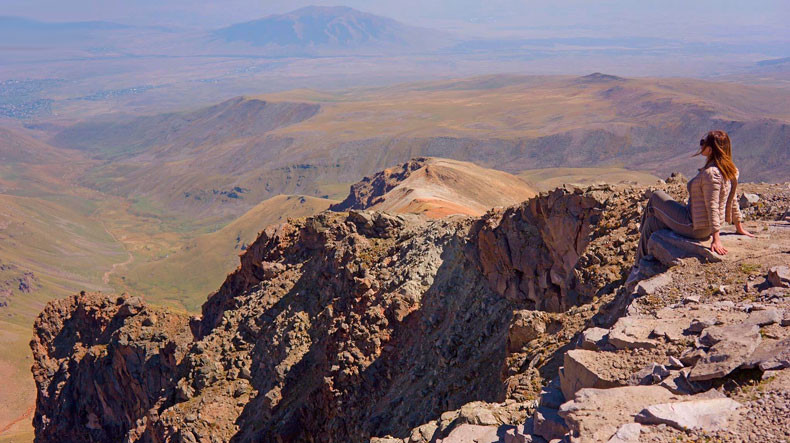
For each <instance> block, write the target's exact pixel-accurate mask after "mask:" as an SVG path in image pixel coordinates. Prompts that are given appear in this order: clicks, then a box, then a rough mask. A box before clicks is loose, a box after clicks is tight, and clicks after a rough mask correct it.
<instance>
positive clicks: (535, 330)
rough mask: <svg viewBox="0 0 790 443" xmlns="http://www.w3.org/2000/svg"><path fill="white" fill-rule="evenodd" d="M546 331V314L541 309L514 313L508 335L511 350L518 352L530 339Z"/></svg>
mask: <svg viewBox="0 0 790 443" xmlns="http://www.w3.org/2000/svg"><path fill="white" fill-rule="evenodd" d="M545 332H546V320H545V314H544V313H542V312H539V311H529V310H522V311H516V312H514V313H513V321H511V323H510V331H509V333H508V337H507V348H508V351H509V352H518V351H520V350H521V348H522V347H523V346H524V345H525V344H527V343H529V342H530V341H532V340H534V339H536V338H538V337H539V336H540V335H542V334H543V333H545Z"/></svg>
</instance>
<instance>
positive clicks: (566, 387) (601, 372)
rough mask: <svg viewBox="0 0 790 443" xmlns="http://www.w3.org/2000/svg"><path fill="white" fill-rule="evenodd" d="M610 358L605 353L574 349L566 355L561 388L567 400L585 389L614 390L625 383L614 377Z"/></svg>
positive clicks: (561, 376) (561, 372) (561, 374)
mask: <svg viewBox="0 0 790 443" xmlns="http://www.w3.org/2000/svg"><path fill="white" fill-rule="evenodd" d="M608 358H609V357H608V356H607V355H606V353H603V352H600V353H599V352H594V351H587V350H584V349H573V350H570V351H568V352H566V353H565V356H564V360H563V363H564V366H563V368H562V370H561V371H560V387H561V389H562V395H563V396H565V398H566V399H573V398H574V394H575V393H576V392H577V391H578V390H580V389H584V388H601V389H605V388H614V387H617V386H622V385H623V383H622V382H620V381H619V380H616V379H614V378H613V377H612V374H611V371H610V370H609V366H608V365H606V364H603V363H606V362H608Z"/></svg>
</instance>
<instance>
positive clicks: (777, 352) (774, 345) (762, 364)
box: [743, 337, 790, 371]
mask: <svg viewBox="0 0 790 443" xmlns="http://www.w3.org/2000/svg"><path fill="white" fill-rule="evenodd" d="M743 367H744V368H754V367H758V368H760V370H762V371H775V370H780V369H787V368H790V337H788V338H785V339H784V340H778V341H773V342H771V343H763V344H762V345H760V346H759V347H758V348H757V350H755V351H754V353H753V354H752V355H751V356H750V357H749V359H748V360H747V361H746V362H744V364H743Z"/></svg>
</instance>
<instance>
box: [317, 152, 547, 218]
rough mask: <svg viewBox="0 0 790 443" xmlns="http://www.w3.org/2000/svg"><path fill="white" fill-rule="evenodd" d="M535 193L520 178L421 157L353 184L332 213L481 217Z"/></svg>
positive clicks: (465, 164)
mask: <svg viewBox="0 0 790 443" xmlns="http://www.w3.org/2000/svg"><path fill="white" fill-rule="evenodd" d="M536 194H537V192H536V191H535V190H534V189H533V188H532V187H531V186H530V185H528V184H527V183H526V182H524V181H523V180H521V179H520V178H518V177H516V176H514V175H511V174H508V173H506V172H503V171H498V170H495V169H487V168H483V167H480V166H478V165H476V164H474V163H469V162H462V161H458V160H449V159H444V158H435V157H418V158H414V159H411V160H409V161H408V162H406V163H404V164H401V165H398V166H395V167H392V168H388V169H385V170H383V171H381V172H378V173H376V174H374V175H372V176H370V177H365V178H363V179H362V180H361V181H359V182H358V183H355V184H353V185H351V191H350V192H349V194H348V197H347V198H346V199H345V200H343V201H342V202H340V203H337V204H335V205H332V206H331V207H330V209H331V210H333V211H346V210H349V209H367V210H376V211H386V212H389V213H394V214H397V213H409V214H420V215H425V216H427V217H431V218H441V217H445V216H447V215H454V214H456V215H457V214H460V215H477V216H479V215H483V214H484V213H485V212H486V211H487V210H488V209H489V208H491V207H496V206H510V205H514V204H518V203H520V202H522V201H524V200H526V199H528V198H530V197H534V196H535V195H536Z"/></svg>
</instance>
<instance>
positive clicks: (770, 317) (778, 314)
mask: <svg viewBox="0 0 790 443" xmlns="http://www.w3.org/2000/svg"><path fill="white" fill-rule="evenodd" d="M783 314H784V312H783V311H781V310H779V309H776V308H768V309H765V310H762V311H752V313H751V314H749V317H748V318H747V319H746V321H744V323H746V324H747V325H757V326H767V325H772V324H774V323H781V322H782V317H783Z"/></svg>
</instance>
